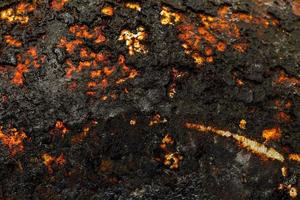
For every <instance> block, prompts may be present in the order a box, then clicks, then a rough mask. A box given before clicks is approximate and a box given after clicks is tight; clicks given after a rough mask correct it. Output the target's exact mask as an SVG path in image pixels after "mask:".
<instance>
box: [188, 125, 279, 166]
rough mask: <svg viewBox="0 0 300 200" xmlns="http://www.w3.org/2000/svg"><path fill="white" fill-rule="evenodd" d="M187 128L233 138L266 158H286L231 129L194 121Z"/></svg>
mask: <svg viewBox="0 0 300 200" xmlns="http://www.w3.org/2000/svg"><path fill="white" fill-rule="evenodd" d="M185 126H186V128H189V129H195V130H197V131H200V132H212V133H214V134H217V135H219V136H222V137H227V138H232V139H234V140H236V141H237V142H239V144H240V145H241V146H242V147H243V148H246V149H248V150H249V151H251V152H253V153H254V154H257V155H260V156H264V157H266V158H270V159H274V160H278V161H280V162H283V161H284V160H285V159H284V157H283V155H282V154H280V153H279V152H278V151H276V150H275V149H274V148H272V147H270V148H268V147H266V146H265V145H263V144H261V143H258V142H256V141H254V140H251V139H248V138H246V137H245V136H241V135H238V134H235V133H231V132H229V131H223V130H220V129H217V128H214V127H211V126H204V125H202V124H193V123H186V124H185Z"/></svg>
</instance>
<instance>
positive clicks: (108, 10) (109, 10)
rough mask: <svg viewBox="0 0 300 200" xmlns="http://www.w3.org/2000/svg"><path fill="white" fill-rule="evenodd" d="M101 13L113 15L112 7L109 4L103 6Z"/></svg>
mask: <svg viewBox="0 0 300 200" xmlns="http://www.w3.org/2000/svg"><path fill="white" fill-rule="evenodd" d="M101 13H102V14H103V15H106V16H113V15H114V8H113V7H111V6H105V7H103V8H102V9H101Z"/></svg>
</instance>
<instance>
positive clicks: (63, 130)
mask: <svg viewBox="0 0 300 200" xmlns="http://www.w3.org/2000/svg"><path fill="white" fill-rule="evenodd" d="M55 129H56V130H58V131H60V132H61V136H62V137H65V135H66V134H67V133H68V132H69V129H67V127H66V126H65V125H64V123H63V121H61V120H57V121H56V122H55Z"/></svg>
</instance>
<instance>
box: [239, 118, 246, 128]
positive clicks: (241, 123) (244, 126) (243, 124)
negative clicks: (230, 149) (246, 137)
mask: <svg viewBox="0 0 300 200" xmlns="http://www.w3.org/2000/svg"><path fill="white" fill-rule="evenodd" d="M246 125H247V122H246V120H244V119H242V120H241V121H240V124H239V127H240V128H241V129H246Z"/></svg>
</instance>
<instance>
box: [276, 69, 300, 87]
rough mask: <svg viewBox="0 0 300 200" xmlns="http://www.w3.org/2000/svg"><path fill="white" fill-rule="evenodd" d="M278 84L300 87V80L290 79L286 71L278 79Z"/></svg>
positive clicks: (281, 72)
mask: <svg viewBox="0 0 300 200" xmlns="http://www.w3.org/2000/svg"><path fill="white" fill-rule="evenodd" d="M276 83H278V84H289V85H300V79H297V78H294V77H290V76H288V75H287V74H286V73H285V72H284V71H280V72H279V76H278V79H277V80H276Z"/></svg>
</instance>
